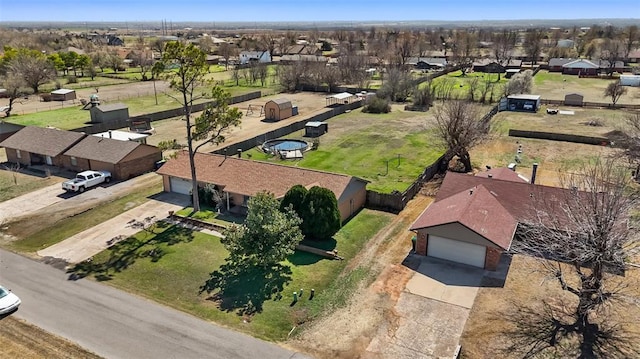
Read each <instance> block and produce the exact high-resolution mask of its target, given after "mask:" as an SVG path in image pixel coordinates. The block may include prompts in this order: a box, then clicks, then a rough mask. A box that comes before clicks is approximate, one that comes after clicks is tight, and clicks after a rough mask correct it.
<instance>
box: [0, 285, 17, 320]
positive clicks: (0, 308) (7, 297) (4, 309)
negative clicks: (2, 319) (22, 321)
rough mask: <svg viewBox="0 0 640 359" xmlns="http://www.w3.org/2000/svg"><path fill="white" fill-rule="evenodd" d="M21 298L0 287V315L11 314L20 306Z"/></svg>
mask: <svg viewBox="0 0 640 359" xmlns="http://www.w3.org/2000/svg"><path fill="white" fill-rule="evenodd" d="M20 303H22V302H21V301H20V298H18V296H17V295H15V294H13V293H11V291H10V290H8V289H7V288H5V287H3V286H1V285H0V315H3V314H7V313H11V312H13V311H15V310H17V309H18V306H20Z"/></svg>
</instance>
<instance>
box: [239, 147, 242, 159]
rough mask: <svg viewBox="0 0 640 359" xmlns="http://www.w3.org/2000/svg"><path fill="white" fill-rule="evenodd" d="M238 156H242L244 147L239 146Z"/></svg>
mask: <svg viewBox="0 0 640 359" xmlns="http://www.w3.org/2000/svg"><path fill="white" fill-rule="evenodd" d="M238 158H242V148H238Z"/></svg>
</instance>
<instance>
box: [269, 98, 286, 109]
mask: <svg viewBox="0 0 640 359" xmlns="http://www.w3.org/2000/svg"><path fill="white" fill-rule="evenodd" d="M269 102H273V103H275V104H276V105H278V108H280V109H284V108H291V106H292V105H291V101H289V100H287V99H286V98H277V99H274V100H271V101H269Z"/></svg>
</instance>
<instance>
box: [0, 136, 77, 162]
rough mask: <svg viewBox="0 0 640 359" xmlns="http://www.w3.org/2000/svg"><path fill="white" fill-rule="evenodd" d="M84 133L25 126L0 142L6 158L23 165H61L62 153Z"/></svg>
mask: <svg viewBox="0 0 640 359" xmlns="http://www.w3.org/2000/svg"><path fill="white" fill-rule="evenodd" d="M85 136H86V135H85V134H83V133H80V132H72V131H63V130H57V129H52V128H44V127H35V126H27V127H25V128H23V129H21V130H19V131H18V132H16V133H14V134H13V135H12V136H11V137H9V138H7V139H6V140H4V141H2V142H0V147H4V148H5V151H6V153H7V160H8V161H9V162H13V163H20V164H22V165H25V166H31V165H50V166H58V167H62V154H63V153H64V152H65V151H66V150H67V149H69V148H71V147H73V146H74V145H75V144H76V143H78V142H80V140H82V139H83V138H84V137H85Z"/></svg>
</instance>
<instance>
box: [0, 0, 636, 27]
mask: <svg viewBox="0 0 640 359" xmlns="http://www.w3.org/2000/svg"><path fill="white" fill-rule="evenodd" d="M604 18H627V19H628V18H638V19H640V0H577V1H575V0H535V1H529V2H525V1H518V0H226V1H216V0H209V1H206V0H171V1H169V0H153V1H149V0H98V1H95V0H83V1H77V0H0V22H4V21H43V22H56V21H80V22H82V21H158V22H159V21H161V20H162V19H165V20H167V21H174V22H184V21H194V22H225V21H230V22H236V21H247V22H278V21H286V22H293V21H303V22H309V21H311V22H313V21H318V22H320V21H369V20H376V21H411V20H438V21H443V20H444V21H455V20H459V21H460V20H461V21H468V20H519V19H604Z"/></svg>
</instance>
